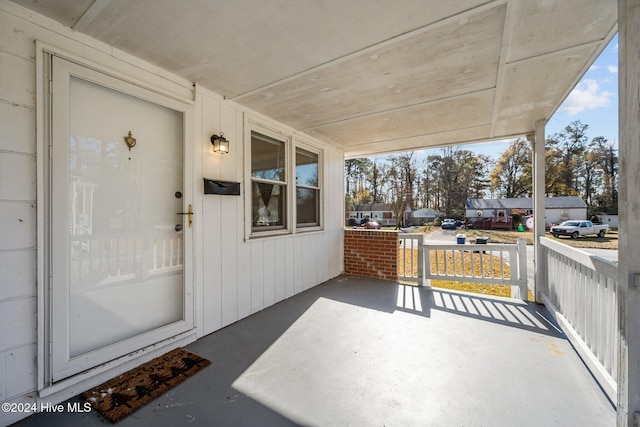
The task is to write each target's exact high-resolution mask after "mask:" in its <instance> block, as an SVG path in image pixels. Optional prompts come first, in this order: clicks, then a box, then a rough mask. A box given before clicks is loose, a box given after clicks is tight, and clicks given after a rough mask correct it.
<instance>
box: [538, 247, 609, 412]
mask: <svg viewBox="0 0 640 427" xmlns="http://www.w3.org/2000/svg"><path fill="white" fill-rule="evenodd" d="M540 244H541V246H542V247H543V248H544V253H545V255H544V256H545V258H546V263H547V272H548V274H547V279H548V281H547V286H546V289H547V290H546V292H545V291H541V292H540V295H541V297H542V299H543V302H544V304H545V306H546V307H547V308H548V309H549V311H550V312H551V313H552V314H553V315H554V317H555V318H556V321H557V322H558V324H559V325H560V326H561V327H562V329H563V331H564V332H565V334H566V335H567V337H568V338H569V340H570V341H571V342H572V344H573V346H574V347H575V348H576V350H577V351H578V353H579V354H580V356H581V357H582V359H583V360H584V361H585V363H586V364H587V365H588V366H589V369H590V370H591V372H592V373H593V374H594V376H595V377H596V378H597V380H598V382H599V383H600V385H601V386H602V388H603V389H604V390H605V392H606V393H607V395H608V396H609V398H610V399H611V401H612V402H617V400H616V395H617V375H618V344H619V343H618V341H619V340H618V301H617V299H618V266H617V265H616V264H614V263H612V262H610V261H607V260H605V259H603V258H600V257H597V256H595V255H591V254H588V253H586V252H583V251H581V250H578V249H575V248H572V247H570V246H567V245H565V244H562V243H559V242H556V241H554V240H551V239H548V238H546V237H541V238H540Z"/></svg>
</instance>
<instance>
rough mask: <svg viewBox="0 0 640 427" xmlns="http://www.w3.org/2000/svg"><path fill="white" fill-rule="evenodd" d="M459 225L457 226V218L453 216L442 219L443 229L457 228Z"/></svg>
mask: <svg viewBox="0 0 640 427" xmlns="http://www.w3.org/2000/svg"><path fill="white" fill-rule="evenodd" d="M457 228H458V227H457V226H456V220H455V219H451V218H446V219H444V220H442V229H443V230H455V229H457Z"/></svg>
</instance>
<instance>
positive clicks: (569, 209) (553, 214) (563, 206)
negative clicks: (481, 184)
mask: <svg viewBox="0 0 640 427" xmlns="http://www.w3.org/2000/svg"><path fill="white" fill-rule="evenodd" d="M544 206H545V210H544V220H545V225H546V226H549V225H551V224H559V223H561V222H562V221H566V220H568V219H585V218H586V217H587V204H586V203H585V202H584V200H582V199H581V198H580V197H578V196H561V197H545V199H544ZM465 209H466V214H465V215H466V217H467V218H469V219H470V220H471V221H472V222H473V221H474V220H476V219H477V218H495V219H499V218H504V221H507V220H508V218H509V217H512V216H513V215H514V214H518V215H522V216H524V215H530V214H532V213H533V199H532V198H530V197H518V198H507V199H469V200H467V203H466V205H465Z"/></svg>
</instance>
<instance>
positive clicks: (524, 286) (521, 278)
mask: <svg viewBox="0 0 640 427" xmlns="http://www.w3.org/2000/svg"><path fill="white" fill-rule="evenodd" d="M518 287H519V288H520V299H522V300H524V301H527V300H528V299H529V283H528V279H527V240H526V239H525V238H523V237H519V238H518Z"/></svg>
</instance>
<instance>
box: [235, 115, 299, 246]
mask: <svg viewBox="0 0 640 427" xmlns="http://www.w3.org/2000/svg"><path fill="white" fill-rule="evenodd" d="M252 131H253V132H258V133H260V134H262V135H265V136H268V137H271V138H274V139H277V140H279V141H282V142H284V146H285V181H284V182H285V183H286V186H287V195H286V205H287V206H286V209H285V215H286V217H285V226H284V228H278V229H271V230H260V231H254V230H253V227H252V215H253V213H252V200H251V195H252V191H253V188H252V187H253V178H252V176H251V132H252ZM292 145H293V143H292V137H291V135H288V134H286V133H284V132H277V131H274V130H272V129H271V128H270V127H266V126H263V125H261V124H259V123H256V122H255V121H253V120H251V121H250V120H247V121H245V132H244V152H245V156H244V158H245V166H244V174H245V186H244V187H245V191H244V212H245V215H244V217H245V236H246V238H247V239H255V238H261V237H273V236H282V235H287V234H292V233H293V222H294V221H295V220H292V218H293V216H292V215H293V207H292V206H291V195H290V194H291V147H292ZM294 184H295V182H294Z"/></svg>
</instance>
